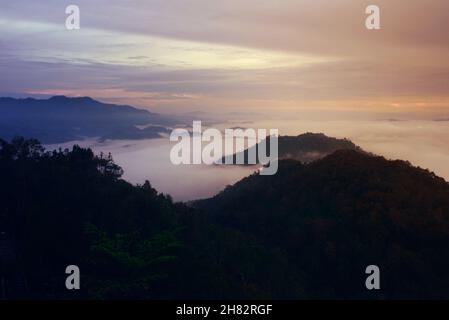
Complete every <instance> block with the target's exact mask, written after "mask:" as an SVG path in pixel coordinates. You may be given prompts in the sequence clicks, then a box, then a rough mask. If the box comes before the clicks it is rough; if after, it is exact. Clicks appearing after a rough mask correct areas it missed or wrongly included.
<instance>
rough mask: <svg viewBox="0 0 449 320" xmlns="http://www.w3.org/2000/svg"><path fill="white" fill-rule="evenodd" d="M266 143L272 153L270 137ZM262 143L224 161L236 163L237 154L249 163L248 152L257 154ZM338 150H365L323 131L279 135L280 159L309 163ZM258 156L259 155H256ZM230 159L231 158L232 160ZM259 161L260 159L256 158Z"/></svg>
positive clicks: (223, 161)
mask: <svg viewBox="0 0 449 320" xmlns="http://www.w3.org/2000/svg"><path fill="white" fill-rule="evenodd" d="M260 143H264V144H265V143H266V145H267V154H270V139H267V141H265V140H264V141H262V142H260ZM260 143H258V144H256V145H254V146H252V147H250V148H248V149H246V150H244V151H242V152H240V153H237V154H233V155H229V156H226V157H223V159H222V163H226V158H231V159H232V162H231V161H229V163H236V159H237V156H238V155H239V154H240V157H243V159H244V161H243V163H244V164H249V161H248V154H249V153H250V152H254V154H256V155H257V152H258V149H259V145H260ZM337 150H356V151H360V152H363V150H362V149H361V148H360V147H359V146H357V145H356V144H354V143H353V142H352V141H350V140H348V139H337V138H334V137H328V136H326V135H325V134H323V133H312V132H307V133H303V134H300V135H298V136H280V137H278V157H279V159H294V160H298V161H301V162H303V163H309V162H312V161H315V160H318V159H321V158H323V157H325V156H327V155H329V154H331V153H333V152H335V151H337ZM256 158H257V156H256ZM231 159H229V160H231ZM256 161H257V163H259V159H258V158H257V159H256Z"/></svg>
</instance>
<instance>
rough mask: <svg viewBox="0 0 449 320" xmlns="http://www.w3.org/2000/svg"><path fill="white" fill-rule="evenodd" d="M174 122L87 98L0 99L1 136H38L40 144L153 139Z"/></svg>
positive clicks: (173, 120)
mask: <svg viewBox="0 0 449 320" xmlns="http://www.w3.org/2000/svg"><path fill="white" fill-rule="evenodd" d="M176 122H177V120H176V119H173V118H171V117H167V116H162V115H159V114H156V113H152V112H149V111H147V110H142V109H136V108H134V107H131V106H126V105H115V104H107V103H102V102H99V101H97V100H94V99H92V98H89V97H74V98H72V97H65V96H55V97H52V98H49V99H33V98H27V99H14V98H0V138H2V139H7V140H9V139H12V138H13V137H14V136H16V135H20V136H25V137H28V138H38V139H40V140H41V141H42V142H43V143H61V142H67V141H73V140H79V139H83V138H92V137H95V138H101V139H143V138H156V137H159V136H160V133H167V132H169V131H168V130H167V128H166V126H169V125H173V124H175V123H176ZM147 125H149V126H147ZM137 126H147V127H145V128H138V127H137Z"/></svg>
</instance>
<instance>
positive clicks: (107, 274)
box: [0, 138, 449, 299]
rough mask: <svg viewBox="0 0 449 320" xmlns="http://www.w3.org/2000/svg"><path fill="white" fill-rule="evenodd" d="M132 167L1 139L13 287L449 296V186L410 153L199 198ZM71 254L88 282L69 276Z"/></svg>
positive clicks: (346, 158) (81, 294)
mask: <svg viewBox="0 0 449 320" xmlns="http://www.w3.org/2000/svg"><path fill="white" fill-rule="evenodd" d="M121 174H122V170H121V168H120V167H118V166H117V165H115V164H114V163H113V161H112V158H111V157H110V156H109V155H98V156H95V155H94V154H93V153H92V151H91V150H89V149H83V148H80V147H77V146H75V147H73V149H72V150H59V151H53V152H45V151H44V150H43V148H42V146H41V145H40V144H39V143H38V142H37V141H35V140H24V139H21V138H16V139H14V140H13V141H12V142H9V143H8V142H5V141H1V140H0V203H1V204H2V205H1V207H0V235H1V239H2V241H1V243H2V246H4V247H5V248H4V249H2V250H0V264H1V266H0V267H1V268H0V276H1V278H2V279H3V281H2V283H1V286H2V288H0V289H1V290H0V292H2V294H3V293H4V294H5V295H6V297H34V298H101V299H108V298H122V299H127V298H146V299H176V298H178V299H197V298H203V299H213V298H215V299H221V298H229V299H241V298H259V299H282V298H284V299H310V298H338V299H342V298H369V299H382V298H449V252H448V250H447V248H448V246H449V186H448V183H447V182H446V181H444V180H443V179H441V178H438V177H436V176H435V175H433V174H432V173H430V172H428V171H426V170H422V169H418V168H414V167H412V166H411V165H410V164H408V163H406V162H403V161H388V160H386V159H384V158H381V157H373V156H369V155H367V154H363V153H360V152H354V151H337V152H335V153H333V154H332V155H329V156H327V157H325V158H324V159H321V160H318V161H315V162H313V163H310V164H301V163H299V162H297V161H294V160H285V161H281V162H280V166H279V171H278V173H277V174H276V175H274V176H259V175H257V174H255V175H252V176H250V177H248V178H245V179H243V180H242V181H240V182H238V183H237V184H235V185H234V186H231V187H229V188H227V189H226V190H224V191H223V192H222V193H220V194H219V195H217V196H216V197H214V198H212V199H209V200H205V201H199V202H196V203H195V204H194V205H195V206H196V208H195V207H189V206H186V205H185V204H182V203H173V201H172V200H171V198H170V197H169V196H166V195H162V194H159V193H158V192H157V191H156V190H155V189H154V188H152V186H151V184H150V183H149V182H146V183H145V184H144V185H142V186H133V185H131V184H129V183H127V182H125V181H123V180H122V179H121V178H120V176H121ZM72 264H75V265H77V266H79V268H80V271H81V283H82V285H81V290H79V291H77V290H74V291H69V290H66V288H65V286H64V283H65V277H66V274H65V268H66V266H68V265H72ZM371 264H374V265H378V266H379V267H380V270H381V290H379V291H368V290H366V288H365V279H366V277H367V275H366V274H365V268H366V266H368V265H371ZM19 280H20V281H19ZM23 284H26V286H25V285H23Z"/></svg>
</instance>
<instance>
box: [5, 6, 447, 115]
mask: <svg viewBox="0 0 449 320" xmlns="http://www.w3.org/2000/svg"><path fill="white" fill-rule="evenodd" d="M69 4H75V5H78V6H79V8H80V12H81V29H80V30H72V31H69V30H67V29H66V28H65V20H66V17H67V15H66V13H65V8H66V6H68V5H69ZM372 4H374V5H378V6H379V7H380V10H381V16H380V17H381V29H380V30H368V29H366V27H365V19H366V17H367V15H366V14H365V8H366V7H367V6H368V5H372ZM448 30H449V1H447V0H408V1H403V0H370V1H364V0H338V1H329V0H313V1H310V0H309V1H306V0H276V1H274V0H245V1H242V0H226V1H217V0H170V1H167V0H150V1H143V0H128V1H118V0H98V1H92V0H71V1H70V2H69V1H61V0H45V1H35V0H15V1H6V0H0V95H4V96H5V95H6V96H49V95H59V94H63V95H68V96H91V97H94V98H96V99H99V100H102V101H108V102H116V103H127V104H131V105H134V106H138V107H143V108H149V109H151V110H154V111H156V112H161V113H164V112H167V113H173V112H191V111H199V110H200V111H206V112H236V111H239V112H242V111H245V112H254V113H257V112H273V113H280V114H290V113H295V112H301V111H304V110H306V111H307V110H308V111H313V112H320V113H321V114H336V113H339V112H340V113H344V114H348V113H350V114H356V113H357V114H359V113H360V114H363V113H366V114H378V113H382V114H389V113H391V114H398V115H402V116H404V117H412V118H429V119H430V118H443V117H446V116H447V115H449V41H448V34H447V32H448Z"/></svg>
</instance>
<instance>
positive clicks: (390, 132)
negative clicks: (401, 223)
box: [46, 119, 449, 201]
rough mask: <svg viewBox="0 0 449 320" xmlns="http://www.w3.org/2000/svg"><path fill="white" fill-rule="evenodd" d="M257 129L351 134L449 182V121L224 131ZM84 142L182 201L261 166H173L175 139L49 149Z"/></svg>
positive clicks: (133, 178) (287, 123) (129, 174)
mask: <svg viewBox="0 0 449 320" xmlns="http://www.w3.org/2000/svg"><path fill="white" fill-rule="evenodd" d="M234 126H239V127H251V128H254V129H258V128H264V129H272V128H273V129H278V130H279V134H280V135H298V134H301V133H305V132H322V133H324V134H326V135H328V136H332V137H337V138H348V139H350V140H352V141H353V142H354V143H356V144H357V145H359V146H361V147H362V148H363V149H365V150H367V151H370V152H373V153H376V154H379V155H382V156H385V157H386V158H389V159H403V160H408V161H410V162H411V163H412V164H413V165H415V166H420V167H422V168H426V169H429V170H431V171H433V172H435V173H436V174H437V175H439V176H442V177H444V178H445V179H446V180H449V122H448V121H430V120H429V121H416V120H406V121H391V120H354V121H336V120H329V121H317V120H316V121H310V120H309V121H300V120H285V119H283V120H282V121H275V120H271V121H268V120H267V121H258V122H252V123H248V122H246V123H245V124H244V125H243V124H242V123H240V124H239V123H227V124H226V125H225V124H220V125H216V127H217V128H219V129H224V128H232V127H234ZM73 144H78V145H80V146H84V147H90V148H92V149H93V150H94V151H95V152H96V153H100V152H103V153H106V154H107V153H111V154H112V156H113V158H114V161H115V162H116V163H117V164H118V165H120V166H121V167H122V168H123V169H124V176H123V178H124V179H125V180H128V181H130V182H132V183H139V184H142V183H143V182H144V181H145V180H149V181H150V182H151V184H152V185H153V187H155V188H156V189H157V190H158V191H159V192H163V193H166V194H170V195H171V196H172V197H173V198H174V199H175V200H177V201H188V200H194V199H200V198H207V197H211V196H213V195H215V194H216V193H218V192H219V191H221V190H222V189H224V188H225V187H226V186H227V185H230V184H233V183H235V182H237V181H238V180H240V179H242V178H243V177H245V176H248V175H250V174H251V173H253V172H254V171H255V170H256V169H257V168H255V167H242V166H207V165H179V166H176V165H173V164H172V163H171V161H170V150H171V147H172V146H173V145H174V143H170V141H169V138H168V137H167V138H160V139H151V140H114V141H105V142H99V141H98V140H95V139H91V140H83V141H74V142H70V143H65V144H61V145H48V146H46V147H47V148H48V149H55V148H58V147H63V148H65V147H70V146H71V145H73Z"/></svg>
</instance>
